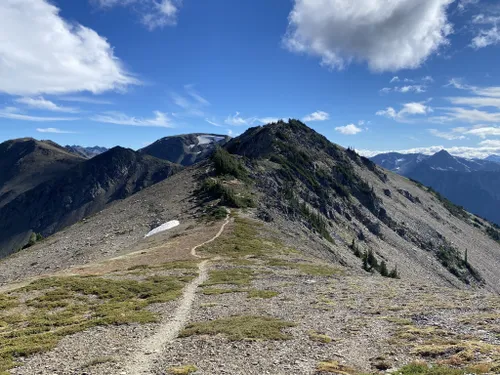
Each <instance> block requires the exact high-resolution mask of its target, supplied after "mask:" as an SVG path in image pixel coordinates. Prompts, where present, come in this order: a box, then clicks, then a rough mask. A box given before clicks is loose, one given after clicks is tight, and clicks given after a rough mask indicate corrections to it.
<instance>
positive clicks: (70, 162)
mask: <svg viewBox="0 0 500 375" xmlns="http://www.w3.org/2000/svg"><path fill="white" fill-rule="evenodd" d="M82 161H83V158H81V157H79V156H77V155H73V154H71V153H69V152H68V151H66V150H65V149H64V148H63V147H61V146H59V145H57V144H56V143H54V142H51V141H37V140H35V139H33V138H21V139H14V140H10V141H6V142H3V143H2V144H0V171H1V173H0V207H2V206H4V205H5V204H7V203H8V202H10V201H11V200H13V199H14V198H15V197H17V196H18V195H19V194H22V193H24V192H25V191H28V190H30V189H32V188H34V187H35V186H37V185H39V184H40V183H42V182H44V181H47V180H50V179H51V178H54V177H55V176H57V175H58V174H60V173H62V172H64V171H67V170H68V169H70V168H72V167H74V166H75V165H77V164H79V163H81V162H82Z"/></svg>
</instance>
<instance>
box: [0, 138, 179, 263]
mask: <svg viewBox="0 0 500 375" xmlns="http://www.w3.org/2000/svg"><path fill="white" fill-rule="evenodd" d="M179 168H180V167H178V166H176V165H173V164H172V163H169V162H167V161H163V160H159V159H156V158H153V157H150V156H147V155H140V154H137V153H136V152H134V151H132V150H129V149H124V148H121V147H115V148H113V149H111V150H109V151H108V152H105V153H103V154H101V155H99V156H97V157H95V158H92V159H90V160H88V161H85V162H83V163H80V164H79V165H77V166H76V167H74V168H73V169H71V170H69V171H67V172H66V173H64V174H63V175H62V176H60V177H58V178H55V179H52V180H49V181H46V182H45V183H43V184H41V185H39V186H37V187H36V188H35V189H32V190H30V191H28V192H26V193H24V194H22V195H20V196H18V197H17V198H16V199H14V200H13V201H11V202H10V203H9V204H7V205H6V206H4V207H3V208H2V209H1V210H0V222H1V223H3V224H4V225H2V227H1V228H0V255H3V256H5V255H7V254H9V253H11V252H12V251H14V250H16V249H18V248H19V247H22V246H23V245H25V244H26V243H27V241H28V239H29V237H30V235H31V233H41V234H42V235H43V236H48V235H51V234H53V233H55V232H56V231H58V230H60V229H62V228H64V227H66V226H68V225H71V224H74V223H75V222H77V221H78V220H80V219H82V218H84V217H86V216H88V215H91V214H93V213H95V212H97V211H99V210H102V209H103V208H104V207H105V206H106V205H107V204H108V203H110V202H113V201H115V200H118V199H123V198H126V197H128V196H130V195H132V194H134V193H136V192H137V191H139V190H141V189H143V188H145V187H147V186H150V185H152V184H154V183H156V182H159V181H161V180H163V179H165V178H167V177H169V176H170V175H171V174H172V173H174V172H175V171H177V170H179Z"/></svg>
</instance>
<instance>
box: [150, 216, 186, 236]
mask: <svg viewBox="0 0 500 375" xmlns="http://www.w3.org/2000/svg"><path fill="white" fill-rule="evenodd" d="M179 225H180V222H179V220H171V221H168V222H166V223H165V224H162V225H160V226H159V227H158V228H155V229H153V230H152V231H151V232H149V233H148V234H146V235H145V236H144V238H146V237H151V236H154V235H155V234H158V233H160V232H164V231H166V230H169V229H172V228H175V227H177V226H179Z"/></svg>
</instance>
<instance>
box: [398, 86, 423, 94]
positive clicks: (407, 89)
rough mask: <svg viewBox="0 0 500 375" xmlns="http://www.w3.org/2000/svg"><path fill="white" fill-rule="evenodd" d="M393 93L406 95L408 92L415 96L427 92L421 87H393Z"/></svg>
mask: <svg viewBox="0 0 500 375" xmlns="http://www.w3.org/2000/svg"><path fill="white" fill-rule="evenodd" d="M394 91H397V92H401V93H403V94H406V93H408V92H414V93H417V94H420V93H423V92H426V91H427V88H426V87H425V86H422V85H408V86H402V87H395V88H394Z"/></svg>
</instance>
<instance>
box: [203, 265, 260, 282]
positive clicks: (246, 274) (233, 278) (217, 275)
mask: <svg viewBox="0 0 500 375" xmlns="http://www.w3.org/2000/svg"><path fill="white" fill-rule="evenodd" d="M252 275H253V271H252V270H250V269H248V268H230V269H224V270H213V271H210V277H209V279H208V281H206V282H205V283H204V284H203V286H211V285H221V284H229V285H249V284H250V281H251V280H252Z"/></svg>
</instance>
